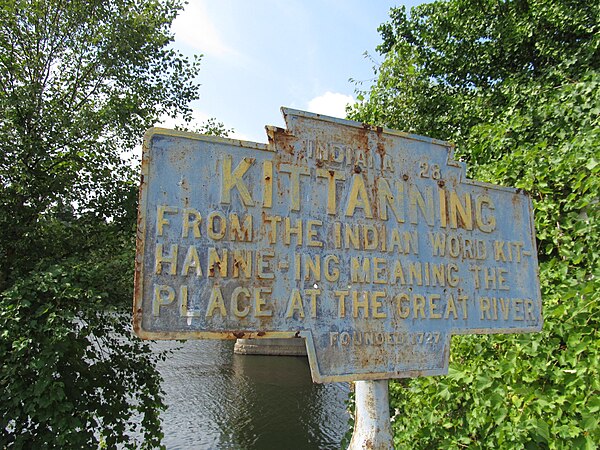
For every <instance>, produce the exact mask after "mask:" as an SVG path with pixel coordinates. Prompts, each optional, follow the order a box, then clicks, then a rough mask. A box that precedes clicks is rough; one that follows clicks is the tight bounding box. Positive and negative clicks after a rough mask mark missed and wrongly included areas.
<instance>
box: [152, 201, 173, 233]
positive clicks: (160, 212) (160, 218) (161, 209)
mask: <svg viewBox="0 0 600 450" xmlns="http://www.w3.org/2000/svg"><path fill="white" fill-rule="evenodd" d="M165 214H177V208H174V207H172V206H167V205H158V206H157V208H156V234H157V235H158V236H162V235H163V231H164V230H163V227H164V226H166V225H169V219H167V218H165Z"/></svg>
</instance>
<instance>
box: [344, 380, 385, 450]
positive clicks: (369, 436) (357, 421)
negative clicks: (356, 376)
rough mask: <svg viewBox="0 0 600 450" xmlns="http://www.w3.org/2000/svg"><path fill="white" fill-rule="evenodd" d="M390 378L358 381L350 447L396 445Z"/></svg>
mask: <svg viewBox="0 0 600 450" xmlns="http://www.w3.org/2000/svg"><path fill="white" fill-rule="evenodd" d="M388 381H389V380H374V381H356V382H355V383H354V394H355V403H356V410H355V416H354V431H353V432H352V440H351V441H350V445H349V446H348V450H363V449H369V450H389V449H393V448H394V443H393V438H392V426H391V424H390V406H389V393H388Z"/></svg>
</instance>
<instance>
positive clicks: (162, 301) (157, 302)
mask: <svg viewBox="0 0 600 450" xmlns="http://www.w3.org/2000/svg"><path fill="white" fill-rule="evenodd" d="M165 294H166V295H165ZM173 300H175V289H173V288H172V287H171V286H166V285H164V284H155V285H154V297H153V298H152V315H153V316H154V317H158V316H160V308H161V307H162V306H166V305H169V304H171V303H173Z"/></svg>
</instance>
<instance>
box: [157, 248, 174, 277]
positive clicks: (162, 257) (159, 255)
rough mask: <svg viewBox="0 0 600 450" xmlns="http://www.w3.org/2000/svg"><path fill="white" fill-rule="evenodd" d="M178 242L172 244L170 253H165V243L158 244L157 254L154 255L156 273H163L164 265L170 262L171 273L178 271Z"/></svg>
mask: <svg viewBox="0 0 600 450" xmlns="http://www.w3.org/2000/svg"><path fill="white" fill-rule="evenodd" d="M177 249H178V246H177V244H171V249H170V251H169V255H167V256H165V255H163V245H162V244H156V254H155V255H154V273H156V274H157V275H160V274H161V273H162V265H163V264H169V275H175V274H176V273H177Z"/></svg>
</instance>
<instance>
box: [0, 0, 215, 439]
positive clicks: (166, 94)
mask: <svg viewBox="0 0 600 450" xmlns="http://www.w3.org/2000/svg"><path fill="white" fill-rule="evenodd" d="M181 8H182V2H179V1H177V0H175V1H171V0H164V1H163V0H157V1H153V0H143V1H137V0H111V1H104V0H70V1H68V2H62V1H54V0H26V1H25V0H7V1H4V2H2V5H1V6H0V184H1V189H0V447H1V448H94V447H98V446H99V445H104V446H106V447H107V448H116V446H117V445H118V444H119V445H122V446H125V447H127V448H140V447H149V448H154V447H157V446H159V444H160V439H161V435H162V433H161V426H160V421H159V413H160V411H161V410H162V409H164V404H163V402H162V398H161V388H160V381H161V379H160V376H159V374H158V372H157V371H156V368H155V362H156V361H155V357H153V356H152V355H151V353H150V349H149V347H148V345H147V344H146V343H143V342H141V341H140V340H138V339H137V338H134V337H133V335H132V333H131V326H130V320H131V312H130V308H131V306H130V305H131V298H132V295H133V293H132V290H133V261H134V245H135V242H134V239H135V223H136V219H135V217H136V197H137V170H135V171H134V170H133V169H132V162H131V161H128V160H126V158H124V156H123V155H124V154H125V153H126V152H132V151H133V149H134V147H135V146H136V145H139V143H140V142H141V137H142V135H143V132H144V130H145V129H146V128H147V127H150V126H152V125H153V124H154V123H156V121H157V120H158V119H159V118H160V117H165V116H171V117H175V116H182V117H183V118H184V119H188V120H189V119H190V118H191V109H190V107H189V103H190V101H192V100H194V99H196V98H198V85H197V83H196V81H195V77H196V75H197V73H198V70H199V60H198V59H195V60H194V59H188V58H186V57H183V56H182V55H181V54H179V53H177V52H175V51H173V50H172V49H171V48H170V47H169V44H170V42H171V40H172V34H171V32H170V27H171V23H172V21H173V20H174V18H175V17H176V15H177V13H178V12H179V11H180V10H181ZM216 125H219V124H216ZM136 439H137V440H139V441H140V442H136Z"/></svg>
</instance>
